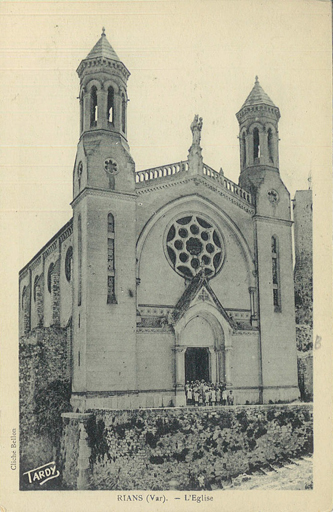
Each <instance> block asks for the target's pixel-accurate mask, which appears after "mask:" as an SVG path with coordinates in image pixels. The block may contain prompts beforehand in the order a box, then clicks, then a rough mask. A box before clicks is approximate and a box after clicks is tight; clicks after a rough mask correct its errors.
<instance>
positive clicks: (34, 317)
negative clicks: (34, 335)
mask: <svg viewBox="0 0 333 512" xmlns="http://www.w3.org/2000/svg"><path fill="white" fill-rule="evenodd" d="M37 261H38V260H37ZM42 274H43V259H42V258H39V263H38V264H33V265H31V329H34V328H35V327H37V326H38V311H37V300H38V298H37V296H36V297H35V291H34V285H35V279H36V278H38V277H39V276H41V275H42ZM42 278H43V276H42ZM42 300H43V301H44V293H43V299H42Z"/></svg>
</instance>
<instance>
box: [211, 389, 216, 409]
mask: <svg viewBox="0 0 333 512" xmlns="http://www.w3.org/2000/svg"><path fill="white" fill-rule="evenodd" d="M211 404H212V405H216V388H215V386H212V389H211Z"/></svg>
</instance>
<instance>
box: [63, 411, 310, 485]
mask: <svg viewBox="0 0 333 512" xmlns="http://www.w3.org/2000/svg"><path fill="white" fill-rule="evenodd" d="M94 413H95V418H94V420H93V421H91V422H88V425H87V427H86V428H87V432H88V443H89V445H90V449H91V457H90V461H91V467H92V475H91V478H90V488H91V489H109V490H110V489H119V490H131V489H132V490H134V489H141V490H145V489H151V490H157V489H168V488H169V482H170V480H176V481H177V482H178V488H179V489H180V490H190V489H193V490H194V489H199V488H205V489H220V488H223V482H224V481H226V480H228V479H230V478H231V477H233V476H236V475H238V474H240V473H243V472H245V471H249V470H254V469H255V468H258V467H264V466H265V464H267V463H268V462H272V461H276V460H283V459H284V458H287V457H293V456H298V455H300V454H304V453H312V450H313V433H312V407H311V405H310V404H301V405H300V404H298V405H267V406H237V407H220V408H214V409H208V408H207V409H206V408H199V409H197V408H186V409H183V408H177V409H172V408H168V409H149V410H147V409H146V410H136V411H102V410H99V411H94ZM72 428H74V426H73V427H72ZM76 428H77V427H76ZM72 434H73V432H72V430H71V428H70V424H67V426H66V431H65V434H64V435H65V437H64V438H63V445H64V446H65V447H66V446H71V448H70V450H71V451H72V452H73V448H72V447H73V445H74V446H75V443H73V435H72ZM77 445H78V437H77V436H76V446H77ZM75 450H76V449H75V448H74V452H75ZM71 457H72V455H71ZM64 467H65V465H64ZM66 467H67V470H66V471H65V473H64V475H63V480H64V482H67V483H68V484H70V485H69V487H70V486H71V485H72V484H73V481H74V479H73V468H72V469H71V467H70V465H69V464H67V466H66ZM74 488H75V487H74Z"/></svg>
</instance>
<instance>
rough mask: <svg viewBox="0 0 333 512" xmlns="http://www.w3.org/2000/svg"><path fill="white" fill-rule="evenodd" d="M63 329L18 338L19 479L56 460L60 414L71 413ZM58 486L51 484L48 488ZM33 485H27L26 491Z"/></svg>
mask: <svg viewBox="0 0 333 512" xmlns="http://www.w3.org/2000/svg"><path fill="white" fill-rule="evenodd" d="M67 347H68V340H67V332H66V329H62V328H60V327H48V328H43V327H39V328H36V329H33V330H32V331H30V333H29V335H27V336H23V337H22V338H21V339H20V347H19V364H20V372H19V373H20V476H21V488H22V489H25V488H27V477H24V476H23V473H24V472H25V471H28V470H30V469H32V468H35V467H39V466H41V465H43V464H46V463H47V462H50V461H52V460H55V459H56V458H57V452H58V450H59V443H60V437H61V430H62V422H61V412H63V411H66V410H67V411H68V410H70V405H69V399H70V382H69V368H68V360H69V357H68V353H67V352H68V348H67ZM56 484H58V481H57V480H53V481H52V485H51V482H50V488H52V486H54V485H56ZM31 488H32V485H31V484H30V485H29V489H31Z"/></svg>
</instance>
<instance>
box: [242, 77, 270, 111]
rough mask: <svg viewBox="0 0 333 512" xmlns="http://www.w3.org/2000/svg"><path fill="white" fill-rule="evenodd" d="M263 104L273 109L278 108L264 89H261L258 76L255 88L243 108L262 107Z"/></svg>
mask: <svg viewBox="0 0 333 512" xmlns="http://www.w3.org/2000/svg"><path fill="white" fill-rule="evenodd" d="M263 103H264V104H265V105H271V106H272V107H276V105H274V103H273V101H272V100H271V99H270V97H269V96H268V94H266V93H265V91H264V89H263V88H262V87H261V85H260V83H259V80H258V77H257V76H256V81H255V84H254V86H253V89H252V91H251V92H250V94H249V95H248V97H247V98H246V100H245V102H244V103H243V105H242V108H244V107H248V106H252V105H260V104H263Z"/></svg>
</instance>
